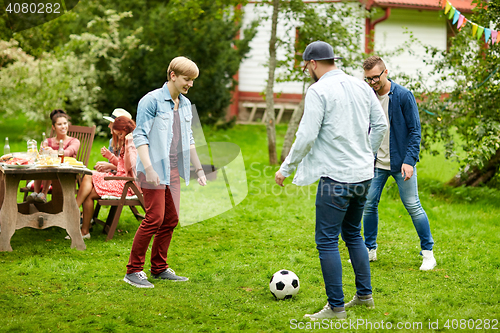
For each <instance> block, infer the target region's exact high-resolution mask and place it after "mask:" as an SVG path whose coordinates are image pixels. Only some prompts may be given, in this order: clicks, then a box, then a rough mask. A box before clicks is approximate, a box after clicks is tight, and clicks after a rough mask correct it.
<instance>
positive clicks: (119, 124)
mask: <svg viewBox="0 0 500 333" xmlns="http://www.w3.org/2000/svg"><path fill="white" fill-rule="evenodd" d="M134 129H135V122H134V121H133V120H132V119H129V118H127V117H125V116H121V117H118V118H116V119H115V121H114V122H113V131H112V132H113V150H114V152H115V155H117V156H118V155H120V150H121V149H122V147H123V145H124V144H125V138H123V139H122V140H121V141H120V138H119V137H118V136H117V135H116V134H115V131H124V132H125V135H127V134H129V133H132V131H133V130H134Z"/></svg>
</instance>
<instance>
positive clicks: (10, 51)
mask: <svg viewBox="0 0 500 333" xmlns="http://www.w3.org/2000/svg"><path fill="white" fill-rule="evenodd" d="M130 16H131V13H129V12H128V13H120V14H117V13H116V12H115V11H113V10H107V11H106V12H105V13H104V15H102V16H97V17H96V18H95V20H92V21H90V22H89V25H88V26H89V29H90V30H89V31H91V30H92V27H93V26H96V27H95V29H94V30H95V33H91V32H85V33H82V34H81V35H71V36H69V42H68V43H66V44H64V45H63V46H62V47H60V48H57V49H56V50H54V51H52V52H43V53H41V54H39V55H38V57H35V56H32V55H29V54H27V53H26V52H25V51H24V50H22V49H21V48H19V42H18V41H16V40H11V41H10V42H5V41H0V51H2V52H1V54H2V55H3V57H2V58H0V64H3V65H1V67H0V109H1V110H2V111H3V112H4V113H5V115H6V116H15V115H17V114H19V113H22V114H24V115H25V116H26V118H27V119H28V120H29V121H32V122H33V124H34V125H33V126H32V127H31V130H32V131H42V130H44V129H46V128H47V127H48V126H49V125H50V121H49V119H48V114H49V113H50V112H51V111H52V110H53V109H56V108H61V109H65V110H66V111H67V112H68V114H69V115H70V116H72V118H73V122H74V123H82V124H85V125H90V124H92V123H93V122H94V121H95V120H96V119H100V118H102V114H101V113H100V111H99V102H100V101H101V100H102V99H103V98H104V96H103V89H102V86H101V83H102V82H106V81H108V80H114V81H116V82H121V81H123V82H127V81H128V79H129V78H128V76H127V75H126V74H127V73H126V72H123V71H121V70H120V69H121V67H122V62H124V61H125V60H126V59H127V58H128V52H129V51H130V50H137V49H142V48H145V47H144V46H142V45H140V44H141V42H140V39H139V38H137V34H139V33H140V29H138V31H135V32H132V33H130V34H129V35H128V36H126V37H125V36H120V34H119V30H120V21H121V20H122V19H124V18H126V17H130ZM97 26H98V27H97ZM37 50H40V49H39V48H37Z"/></svg>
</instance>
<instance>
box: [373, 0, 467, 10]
mask: <svg viewBox="0 0 500 333" xmlns="http://www.w3.org/2000/svg"><path fill="white" fill-rule="evenodd" d="M449 1H450V3H451V5H452V6H453V7H455V8H456V9H458V10H459V11H460V12H462V13H472V9H473V8H474V7H475V5H473V4H472V0H449ZM366 5H367V7H368V8H369V7H373V6H376V7H390V8H411V9H423V10H441V9H443V8H444V7H445V5H446V0H368V1H367V4H366Z"/></svg>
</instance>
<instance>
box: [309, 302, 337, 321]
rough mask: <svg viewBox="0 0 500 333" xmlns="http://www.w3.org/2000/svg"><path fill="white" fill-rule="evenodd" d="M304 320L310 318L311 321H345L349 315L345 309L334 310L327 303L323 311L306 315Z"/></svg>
mask: <svg viewBox="0 0 500 333" xmlns="http://www.w3.org/2000/svg"><path fill="white" fill-rule="evenodd" d="M304 318H309V319H311V320H318V319H339V320H344V319H346V318H347V313H346V312H345V308H343V307H342V308H333V309H332V307H331V306H330V304H329V303H328V302H327V303H326V305H325V306H324V307H323V309H322V310H321V311H319V312H316V313H314V314H306V315H304Z"/></svg>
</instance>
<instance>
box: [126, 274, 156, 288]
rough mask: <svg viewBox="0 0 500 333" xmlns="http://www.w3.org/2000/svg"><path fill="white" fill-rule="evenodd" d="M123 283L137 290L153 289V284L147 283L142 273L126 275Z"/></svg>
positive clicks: (146, 278)
mask: <svg viewBox="0 0 500 333" xmlns="http://www.w3.org/2000/svg"><path fill="white" fill-rule="evenodd" d="M123 281H125V282H127V283H128V284H130V285H132V286H134V287H137V288H154V287H155V286H154V284H152V283H151V282H149V281H148V277H147V276H146V273H144V272H143V271H140V272H137V273H130V274H126V275H125V277H124V278H123Z"/></svg>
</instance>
